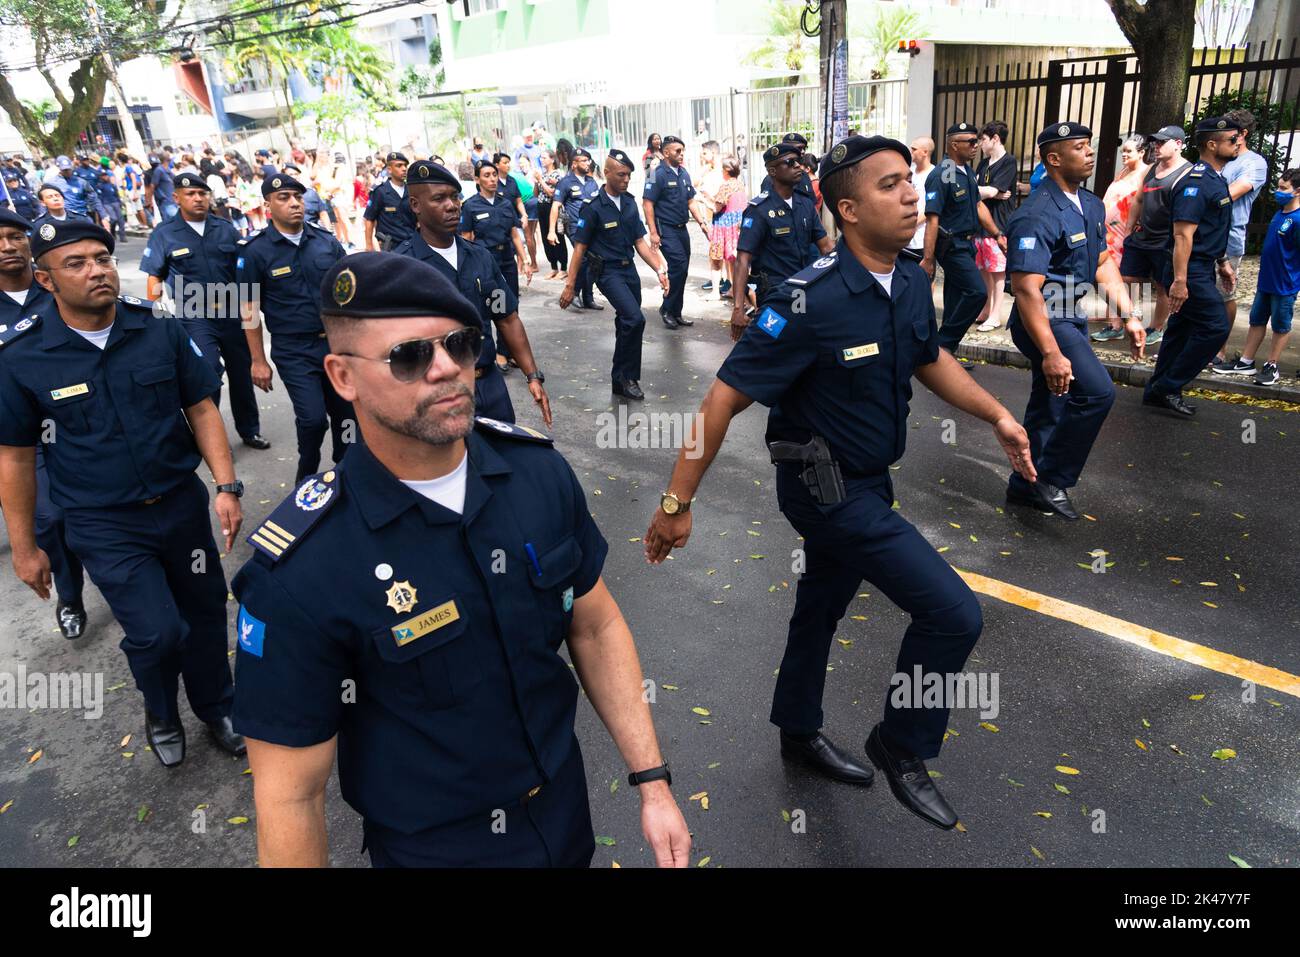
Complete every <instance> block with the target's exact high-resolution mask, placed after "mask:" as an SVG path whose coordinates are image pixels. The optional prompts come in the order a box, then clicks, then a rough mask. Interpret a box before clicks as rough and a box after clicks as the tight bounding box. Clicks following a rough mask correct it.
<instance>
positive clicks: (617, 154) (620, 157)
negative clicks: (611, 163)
mask: <svg viewBox="0 0 1300 957" xmlns="http://www.w3.org/2000/svg"><path fill="white" fill-rule="evenodd" d="M609 158H610V159H612V160H616V161H618V162H620V163H622V164H623V165H624V166H626V167H627V168H628V169H636V164H635V163H633V162H632V160H631V158H630V157H629V156H628V155H627V154H626V153H624V152H623V151H622V150H610V151H609Z"/></svg>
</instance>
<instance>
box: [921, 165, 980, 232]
mask: <svg viewBox="0 0 1300 957" xmlns="http://www.w3.org/2000/svg"><path fill="white" fill-rule="evenodd" d="M979 202H980V191H979V187H978V186H977V185H976V183H975V174H974V173H973V172H971V169H970V167H969V166H960V165H958V164H956V163H954V162H953V161H952V160H950V159H948V158H947V157H944V160H943V162H942V163H940V164H939V165H938V166H936V167H935V168H934V169H932V170H930V174H929V175H928V176H926V178H925V215H927V216H929V215H930V214H931V213H938V214H939V225H940V226H942V227H943V228H944V229H946V230H948V232H950V233H955V234H957V235H959V236H960V235H965V234H967V233H973V232H975V231H976V230H977V229H979V224H980V221H979V212H978V209H979Z"/></svg>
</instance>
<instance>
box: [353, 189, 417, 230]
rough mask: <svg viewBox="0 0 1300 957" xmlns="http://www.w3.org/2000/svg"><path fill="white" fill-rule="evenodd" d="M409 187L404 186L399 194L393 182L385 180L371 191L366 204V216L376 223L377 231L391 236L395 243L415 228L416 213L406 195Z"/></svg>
mask: <svg viewBox="0 0 1300 957" xmlns="http://www.w3.org/2000/svg"><path fill="white" fill-rule="evenodd" d="M409 188H410V187H403V189H402V192H401V193H400V194H399V193H398V192H397V190H396V189H394V188H393V184H392V183H390V182H389V181H388V180H384V181H383V182H382V183H380V184H379V185H378V186H376V187H375V188H374V189H372V190H371V191H370V202H368V203H367V204H366V211H365V213H364V216H365V218H366V219H368V220H370V221H371V222H372V223H374V224H375V232H377V233H383V234H384V235H385V236H391V237H392V238H393V241H394V242H395V243H400V242H401V241H402V240H403V239H405V238H406V237H407V236H410V235H411V230H413V229H415V213H413V212H411V203H410V200H409V199H408V198H407V195H406V191H407V190H408V189H409Z"/></svg>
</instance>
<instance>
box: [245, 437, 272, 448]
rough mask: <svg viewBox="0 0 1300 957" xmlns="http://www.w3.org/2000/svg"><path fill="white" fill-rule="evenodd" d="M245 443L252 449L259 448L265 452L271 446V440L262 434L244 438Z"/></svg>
mask: <svg viewBox="0 0 1300 957" xmlns="http://www.w3.org/2000/svg"><path fill="white" fill-rule="evenodd" d="M244 444H245V445H247V446H248V447H249V448H250V449H257V450H258V451H259V452H265V451H266V450H267V449H269V448H270V447H271V443H270V441H269V440H268V439H264V438H262V436H260V435H250V436H248V438H246V439H244Z"/></svg>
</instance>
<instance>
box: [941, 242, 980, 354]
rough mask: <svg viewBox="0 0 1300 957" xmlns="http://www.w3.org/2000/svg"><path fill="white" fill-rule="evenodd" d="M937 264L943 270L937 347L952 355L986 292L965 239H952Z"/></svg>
mask: <svg viewBox="0 0 1300 957" xmlns="http://www.w3.org/2000/svg"><path fill="white" fill-rule="evenodd" d="M939 265H940V266H942V267H943V325H942V326H940V327H939V345H940V346H942V347H943V348H944V349H947V350H948V351H949V352H953V351H955V350H956V348H957V343H959V342H961V339H962V336H964V335H966V330H967V329H969V328H970V325H971V323H972V322H974V321H975V317H976V316H978V315H979V314H980V310H981V309H983V308H984V300H985V299H987V298H988V290H987V289H985V288H984V277H983V276H981V275H980V271H979V268H978V267H977V266H976V265H975V244H974V243H972V242H971V241H970V240H969V239H957V238H956V237H953V241H952V247H951V248H950V249H949V250H948V254H947V255H946V256H944V257H943V258H942V259H940V260H939Z"/></svg>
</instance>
